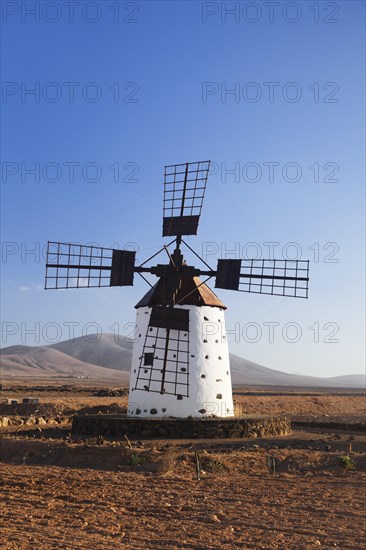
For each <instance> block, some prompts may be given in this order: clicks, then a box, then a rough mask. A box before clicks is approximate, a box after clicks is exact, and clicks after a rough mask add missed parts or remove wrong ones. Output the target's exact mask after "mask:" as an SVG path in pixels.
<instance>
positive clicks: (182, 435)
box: [72, 414, 291, 439]
mask: <svg viewBox="0 0 366 550" xmlns="http://www.w3.org/2000/svg"><path fill="white" fill-rule="evenodd" d="M290 433H291V420H290V419H289V418H287V417H284V416H248V417H245V418H226V419H222V418H206V419H196V418H164V419H151V418H145V419H144V418H139V419H137V418H128V417H126V416H122V415H112V414H96V415H85V416H84V415H83V416H74V417H73V420H72V434H73V435H80V436H84V435H87V436H98V435H102V436H107V437H123V436H124V435H127V436H128V437H130V438H133V439H160V438H170V439H225V438H226V439H227V438H242V437H273V436H284V435H288V434H290Z"/></svg>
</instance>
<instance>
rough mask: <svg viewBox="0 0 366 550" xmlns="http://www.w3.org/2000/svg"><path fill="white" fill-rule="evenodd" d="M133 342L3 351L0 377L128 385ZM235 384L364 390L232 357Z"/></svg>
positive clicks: (89, 340)
mask: <svg viewBox="0 0 366 550" xmlns="http://www.w3.org/2000/svg"><path fill="white" fill-rule="evenodd" d="M132 347H133V340H132V339H130V338H126V337H121V336H115V335H114V334H99V335H98V334H94V335H88V336H87V337H79V338H74V339H73V340H65V341H63V342H59V343H57V344H52V345H49V346H22V345H19V346H10V347H6V348H3V349H2V350H0V359H1V363H0V366H1V374H2V375H10V376H27V375H29V376H48V377H49V376H79V377H88V378H99V379H103V378H108V379H110V378H114V379H116V380H117V379H118V380H119V381H120V382H123V383H127V381H128V377H129V371H130V367H131V358H132ZM230 360H231V374H232V380H233V384H235V385H237V386H241V385H269V386H320V387H321V386H324V387H355V388H357V387H364V385H365V378H364V377H363V376H362V375H361V374H350V375H346V376H337V377H334V378H316V377H312V376H302V375H297V374H288V373H286V372H281V371H278V370H273V369H269V368H267V367H263V366H261V365H258V364H256V363H253V362H251V361H248V360H247V359H244V358H243V357H239V356H237V355H233V354H230Z"/></svg>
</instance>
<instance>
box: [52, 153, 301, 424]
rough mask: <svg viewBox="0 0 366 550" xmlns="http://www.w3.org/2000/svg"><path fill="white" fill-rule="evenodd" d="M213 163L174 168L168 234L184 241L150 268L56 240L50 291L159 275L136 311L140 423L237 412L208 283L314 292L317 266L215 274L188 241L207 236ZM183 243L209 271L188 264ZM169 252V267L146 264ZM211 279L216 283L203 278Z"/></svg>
mask: <svg viewBox="0 0 366 550" xmlns="http://www.w3.org/2000/svg"><path fill="white" fill-rule="evenodd" d="M209 167H210V161H200V162H192V163H184V164H175V165H171V166H166V167H165V174H164V209H163V212H164V217H163V237H168V236H173V237H174V239H173V240H172V241H171V242H170V243H169V244H168V245H166V246H164V247H163V248H162V249H161V250H159V251H158V252H157V253H156V254H154V255H153V256H152V257H151V258H149V259H148V260H146V261H145V262H143V263H142V264H141V265H135V252H132V251H128V250H116V249H108V248H100V247H91V246H83V245H77V244H69V243H55V242H49V244H48V251H47V264H46V285H45V288H46V289H50V288H53V289H59V288H85V287H87V288H90V287H102V286H130V285H133V278H134V273H138V274H139V275H140V276H141V277H142V278H144V279H145V277H144V273H150V274H153V275H155V276H157V277H158V278H159V280H158V282H157V283H156V284H155V285H154V286H152V285H150V286H151V289H150V290H149V292H148V293H147V294H146V295H145V296H144V297H143V298H142V299H141V300H140V302H139V303H138V304H137V305H136V309H137V313H136V327H137V340H136V341H135V344H134V349H133V357H132V366H131V377H130V393H129V403H128V413H127V414H128V416H131V417H135V418H146V417H155V418H162V417H167V416H169V417H177V418H187V417H189V416H192V417H197V418H204V417H207V416H217V417H230V416H233V415H234V411H233V400H232V387H231V377H230V362H229V351H228V344H227V338H226V332H225V318H224V311H225V309H226V307H225V306H224V304H223V303H222V302H221V301H220V300H219V298H218V297H217V296H216V295H215V294H214V293H213V292H212V290H210V289H209V288H208V287H207V286H206V284H205V282H206V281H207V280H208V279H210V278H211V277H215V287H216V288H223V289H227V290H239V291H243V292H254V293H260V294H272V295H280V296H292V297H299V298H307V296H308V281H309V262H308V261H305V260H273V259H272V260H242V259H229V260H227V259H223V260H218V263H217V268H216V270H213V269H211V268H210V266H209V265H208V264H207V263H206V262H205V261H204V260H203V259H202V258H200V256H199V255H198V254H197V253H196V252H194V250H193V249H192V248H191V247H190V246H189V245H188V244H187V243H186V242H185V241H184V240H183V238H182V236H183V235H196V234H197V229H198V223H199V219H200V215H201V209H202V203H203V198H204V195H205V190H206V183H207V178H208V172H209ZM182 245H185V246H186V247H187V248H188V249H189V250H190V251H191V252H193V254H194V255H195V256H196V257H198V258H199V259H200V260H201V262H202V263H203V264H205V269H198V268H196V267H194V266H191V265H187V264H186V262H185V261H184V258H183V255H182V252H181V246H182ZM172 246H174V250H173V252H172V254H171V253H170V252H169V247H172ZM162 252H166V253H167V255H168V260H169V261H168V263H165V264H157V265H155V266H150V267H147V266H146V264H147V263H149V262H150V261H151V260H152V259H153V258H154V257H156V256H157V255H158V254H160V253H162ZM202 275H203V276H206V277H207V278H206V279H205V281H203V282H202V281H201V280H200V279H199V277H200V276H202ZM145 280H146V279H145ZM146 281H147V280H146ZM147 282H148V281H147ZM148 284H150V283H149V282H148Z"/></svg>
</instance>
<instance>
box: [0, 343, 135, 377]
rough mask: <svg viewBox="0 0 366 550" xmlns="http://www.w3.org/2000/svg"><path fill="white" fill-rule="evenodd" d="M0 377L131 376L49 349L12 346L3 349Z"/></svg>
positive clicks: (0, 352)
mask: <svg viewBox="0 0 366 550" xmlns="http://www.w3.org/2000/svg"><path fill="white" fill-rule="evenodd" d="M0 374H1V375H2V376H4V375H10V376H34V377H37V378H39V377H43V378H44V377H47V378H48V377H54V376H57V377H59V376H65V377H70V376H72V377H84V378H85V377H88V378H100V379H113V380H116V381H117V380H119V381H120V382H121V383H127V382H128V378H129V377H128V374H127V373H125V372H124V373H121V372H118V371H117V370H115V369H110V368H105V367H103V366H97V365H95V364H92V363H88V362H84V361H80V360H79V359H77V358H74V357H72V356H71V355H68V354H66V353H62V352H61V351H58V350H57V349H52V348H51V347H50V346H10V347H8V348H3V349H2V350H0Z"/></svg>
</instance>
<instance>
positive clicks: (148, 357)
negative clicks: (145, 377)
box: [144, 353, 154, 366]
mask: <svg viewBox="0 0 366 550" xmlns="http://www.w3.org/2000/svg"><path fill="white" fill-rule="evenodd" d="M153 363H154V354H153V353H145V354H144V366H145V365H150V366H151V365H152V364H153Z"/></svg>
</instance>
